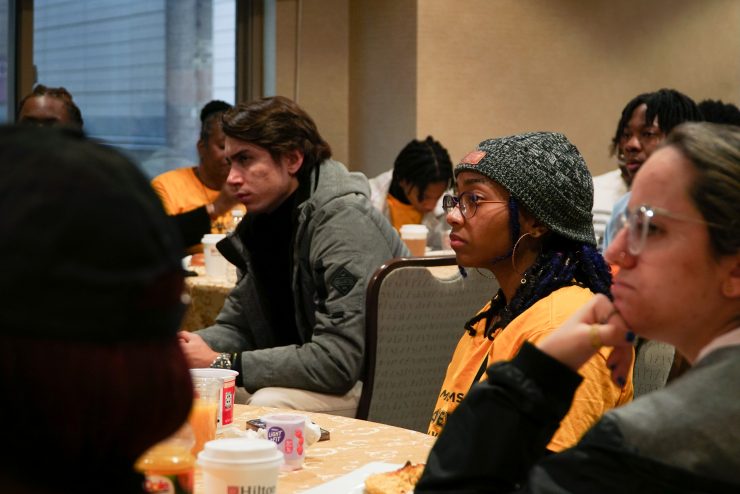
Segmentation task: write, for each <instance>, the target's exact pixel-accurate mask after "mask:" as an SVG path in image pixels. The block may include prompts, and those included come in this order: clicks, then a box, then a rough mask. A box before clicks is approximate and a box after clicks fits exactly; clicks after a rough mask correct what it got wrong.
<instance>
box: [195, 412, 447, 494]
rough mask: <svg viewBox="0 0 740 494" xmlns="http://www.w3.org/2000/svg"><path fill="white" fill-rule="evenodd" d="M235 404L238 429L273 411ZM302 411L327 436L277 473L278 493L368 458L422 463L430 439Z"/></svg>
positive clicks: (302, 487)
mask: <svg viewBox="0 0 740 494" xmlns="http://www.w3.org/2000/svg"><path fill="white" fill-rule="evenodd" d="M235 407H236V409H235V411H234V412H235V413H234V424H235V425H236V426H237V427H239V428H240V429H245V427H246V426H245V424H246V422H247V420H250V419H254V418H259V417H261V416H262V415H266V414H268V413H272V412H275V411H276V409H273V408H262V407H252V406H249V405H235ZM300 413H304V412H300ZM305 414H306V415H308V416H309V417H311V419H312V420H313V421H314V422H316V423H317V424H318V425H319V426H320V427H323V428H324V429H326V430H328V431H329V433H330V439H329V440H328V441H321V442H318V443H316V444H314V445H313V446H311V447H310V448H308V449H307V450H306V463H305V465H304V468H303V469H301V470H296V471H293V472H281V473H280V477H279V479H278V494H292V493H297V492H302V491H303V490H306V489H309V488H311V487H315V486H317V485H320V484H322V483H324V482H328V481H329V480H332V479H334V478H336V477H339V476H341V475H344V474H346V473H348V472H351V471H352V470H355V469H357V468H360V467H361V466H363V465H365V464H367V463H370V462H386V463H405V462H406V460H409V461H411V462H412V463H424V462H425V461H426V458H427V456H428V454H429V450H430V449H431V447H432V444H433V443H434V438H433V437H432V436H428V435H426V434H422V433H421V432H416V431H410V430H406V429H399V428H398V427H392V426H389V425H383V424H377V423H374V422H366V421H364V420H357V419H351V418H346V417H337V416H334V415H326V414H323V413H310V412H305ZM202 493H203V490H202V487H201V476H200V472H198V471H197V470H196V479H195V494H202ZM337 494H341V493H337Z"/></svg>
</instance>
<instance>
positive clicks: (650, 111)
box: [611, 88, 703, 154]
mask: <svg viewBox="0 0 740 494" xmlns="http://www.w3.org/2000/svg"><path fill="white" fill-rule="evenodd" d="M643 104H644V105H647V110H646V111H645V123H652V122H653V121H654V120H655V117H658V126H659V127H660V130H661V131H662V132H663V133H664V134H668V133H669V132H670V131H671V130H672V129H673V127H675V126H676V125H678V124H680V123H682V122H687V121H701V120H703V118H702V115H701V112H700V111H699V108H698V107H697V106H696V103H694V100H692V99H691V98H689V97H688V96H686V95H685V94H683V93H680V92H678V91H676V90H675V89H665V88H664V89H660V90H658V91H655V92H653V93H643V94H640V95H638V96H635V97H634V98H632V100H630V102H629V103H627V105H626V106H625V107H624V109H623V110H622V115H621V117H620V118H619V123H617V130H616V131H615V132H614V137H612V143H611V153H612V154H614V153H615V152H617V150H618V148H619V141H620V140H621V138H622V133H623V131H624V128H625V127H626V126H627V123H628V122H629V120H630V118H632V113H633V112H634V111H635V109H637V107H639V106H640V105H643Z"/></svg>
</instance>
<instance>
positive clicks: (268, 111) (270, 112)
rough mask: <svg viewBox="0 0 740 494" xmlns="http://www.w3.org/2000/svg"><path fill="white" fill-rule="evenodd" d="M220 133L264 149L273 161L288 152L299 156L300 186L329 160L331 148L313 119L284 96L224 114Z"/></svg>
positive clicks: (248, 104)
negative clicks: (323, 162)
mask: <svg viewBox="0 0 740 494" xmlns="http://www.w3.org/2000/svg"><path fill="white" fill-rule="evenodd" d="M223 129H224V133H225V134H226V135H227V136H229V137H232V138H234V139H239V140H241V141H246V142H249V143H250V144H254V145H256V146H260V147H262V148H264V149H266V150H267V151H268V152H269V153H270V156H271V157H272V159H274V160H275V161H278V160H280V158H282V157H283V156H284V155H285V154H286V153H289V152H291V151H300V152H302V153H303V165H302V166H301V169H300V170H299V172H298V180H299V181H301V182H303V180H304V178H305V177H308V176H309V174H310V173H311V170H313V168H314V166H316V165H318V164H319V163H321V162H322V161H324V160H326V159H329V158H331V147H329V144H327V143H326V141H325V140H324V139H323V138H322V137H321V135H320V134H319V131H318V129H317V128H316V124H315V123H314V121H313V119H312V118H311V117H310V116H309V115H308V113H306V112H305V111H304V110H303V109H302V108H301V107H300V106H298V105H297V104H296V103H295V102H293V101H292V100H290V99H288V98H286V97H284V96H272V97H269V98H262V99H260V100H257V101H253V102H251V103H241V104H239V105H237V106H235V107H234V108H232V109H231V110H229V111H227V112H226V113H225V114H224V117H223Z"/></svg>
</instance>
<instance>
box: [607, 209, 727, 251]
mask: <svg viewBox="0 0 740 494" xmlns="http://www.w3.org/2000/svg"><path fill="white" fill-rule="evenodd" d="M655 216H665V217H667V218H672V219H674V220H678V221H688V222H690V223H697V224H700V225H707V226H715V227H720V228H721V225H717V224H716V223H709V222H707V221H704V220H702V219H699V218H690V217H688V216H684V215H681V214H676V213H672V212H670V211H668V210H666V209H661V208H654V207H652V206H648V205H647V204H643V205H641V206H638V207H637V208H636V209H635V210H634V211H632V212H630V211H629V210H627V211H625V212H623V213H622V214H621V215H620V216H619V223H618V224H617V231H621V230H622V228H624V227H627V250H628V251H629V253H630V254H632V255H633V256H636V255H638V254H640V253H641V252H642V251H643V250H644V249H645V244H646V243H647V240H648V237H649V236H650V235H651V234H654V233H655V232H656V231H657V227H656V226H655V225H653V224H652V219H653V218H654V217H655Z"/></svg>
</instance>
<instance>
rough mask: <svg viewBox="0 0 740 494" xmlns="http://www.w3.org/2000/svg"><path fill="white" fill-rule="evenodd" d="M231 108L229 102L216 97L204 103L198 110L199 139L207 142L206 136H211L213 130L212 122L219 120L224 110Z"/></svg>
mask: <svg viewBox="0 0 740 494" xmlns="http://www.w3.org/2000/svg"><path fill="white" fill-rule="evenodd" d="M231 108H233V107H232V106H231V105H230V104H228V103H227V102H225V101H221V100H218V99H215V100H211V101H209V102H208V103H206V104H205V105H204V106H203V108H202V109H201V110H200V140H201V141H203V142H208V138H209V137H211V133H212V132H213V122H215V121H217V120H218V121H219V123H220V119H221V116H222V115H223V114H224V112H226V111H228V110H230V109H231Z"/></svg>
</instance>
